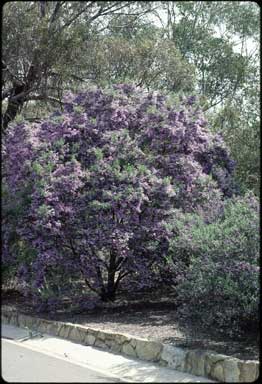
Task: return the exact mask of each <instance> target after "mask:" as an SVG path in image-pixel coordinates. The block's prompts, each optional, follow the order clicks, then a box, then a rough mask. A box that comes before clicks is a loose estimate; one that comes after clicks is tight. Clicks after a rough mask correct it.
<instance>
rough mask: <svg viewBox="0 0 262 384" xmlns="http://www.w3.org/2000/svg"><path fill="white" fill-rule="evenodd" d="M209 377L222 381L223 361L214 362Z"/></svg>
mask: <svg viewBox="0 0 262 384" xmlns="http://www.w3.org/2000/svg"><path fill="white" fill-rule="evenodd" d="M211 377H212V379H214V380H218V381H222V382H224V381H225V379H224V368H223V363H222V362H218V363H215V365H214V366H213V367H212V369H211Z"/></svg>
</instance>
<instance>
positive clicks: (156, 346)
mask: <svg viewBox="0 0 262 384" xmlns="http://www.w3.org/2000/svg"><path fill="white" fill-rule="evenodd" d="M162 348H163V346H162V344H161V343H158V342H157V341H147V340H139V339H137V340H136V354H137V356H138V358H140V359H142V360H149V361H158V360H159V357H160V356H159V355H160V353H161V351H162Z"/></svg>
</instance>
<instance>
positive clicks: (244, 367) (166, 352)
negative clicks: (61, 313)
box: [2, 307, 259, 383]
mask: <svg viewBox="0 0 262 384" xmlns="http://www.w3.org/2000/svg"><path fill="white" fill-rule="evenodd" d="M2 322H3V323H6V324H11V325H15V326H19V327H28V328H29V329H30V330H34V331H38V332H42V333H47V334H49V335H53V336H58V337H61V338H65V339H68V340H71V341H75V342H77V343H81V344H84V345H90V346H94V347H98V348H102V349H106V350H110V351H112V352H117V353H122V354H125V355H128V356H131V357H135V358H138V359H141V360H147V361H152V362H156V363H158V364H160V365H162V366H166V367H169V368H173V369H176V370H178V371H182V372H187V373H191V374H194V375H199V376H204V377H207V378H209V379H212V380H216V381H219V382H227V383H234V382H240V383H243V382H253V381H255V380H256V379H257V378H258V376H259V362H258V361H256V360H246V361H243V360H239V359H237V358H233V357H230V356H226V355H221V354H217V353H214V352H211V351H202V350H196V349H184V348H178V347H175V346H173V345H169V344H163V343H160V342H157V341H150V340H146V339H142V338H139V337H133V336H131V335H127V334H120V333H116V332H110V331H102V330H97V329H93V328H89V327H84V326H81V325H77V324H72V323H64V322H60V321H51V320H45V319H40V318H35V317H32V316H28V315H24V314H20V313H18V312H16V311H14V310H10V309H8V307H6V308H2Z"/></svg>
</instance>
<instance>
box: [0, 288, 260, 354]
mask: <svg viewBox="0 0 262 384" xmlns="http://www.w3.org/2000/svg"><path fill="white" fill-rule="evenodd" d="M156 297H157V299H156ZM174 303H175V298H174V297H170V295H168V297H167V293H166V292H165V293H163V292H158V293H157V294H156V293H155V292H154V293H148V292H147V293H145V292H144V293H142V294H140V295H139V294H138V293H136V294H133V295H132V294H129V295H127V294H126V293H125V294H122V295H121V294H120V297H119V299H118V300H116V301H115V302H114V303H104V304H103V305H101V306H99V307H98V308H96V309H94V310H80V309H78V310H74V311H72V310H67V309H66V308H65V310H63V311H60V312H59V311H57V312H55V313H44V312H41V313H34V311H33V308H32V305H31V303H30V300H29V299H28V298H25V297H24V296H23V295H21V294H19V292H17V291H14V290H11V291H6V292H3V291H2V304H5V305H9V306H12V307H13V308H14V309H17V310H19V311H20V312H22V313H25V314H26V313H27V314H30V315H32V313H34V314H35V316H36V317H41V318H46V319H52V320H58V321H68V322H72V323H77V324H81V325H85V326H88V327H92V328H96V329H103V330H109V331H114V332H119V333H127V334H130V335H133V336H138V337H142V338H147V339H149V340H156V341H161V342H163V343H168V344H172V345H175V346H178V347H188V348H191V349H192V348H193V349H194V348H196V349H204V350H207V349H208V350H212V351H214V352H217V353H221V354H226V355H229V356H233V357H237V358H239V359H244V360H258V359H259V341H258V340H259V339H258V330H252V329H248V330H247V331H246V332H245V334H243V335H241V336H239V337H238V338H237V339H236V338H230V337H229V336H228V335H225V334H224V332H222V331H221V330H219V329H217V328H216V327H215V326H214V328H212V327H209V328H205V327H204V326H203V325H202V324H199V322H198V323H197V322H193V321H188V320H185V319H183V320H182V319H181V318H179V316H178V314H177V307H176V305H175V304H174ZM67 308H69V307H67Z"/></svg>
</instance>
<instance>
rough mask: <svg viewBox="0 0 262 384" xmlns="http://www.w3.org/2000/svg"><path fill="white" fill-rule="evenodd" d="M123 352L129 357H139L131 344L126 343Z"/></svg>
mask: <svg viewBox="0 0 262 384" xmlns="http://www.w3.org/2000/svg"><path fill="white" fill-rule="evenodd" d="M122 352H123V353H125V354H126V355H128V356H133V357H137V355H136V351H135V349H134V348H133V347H132V344H131V343H124V344H123V346H122Z"/></svg>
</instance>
